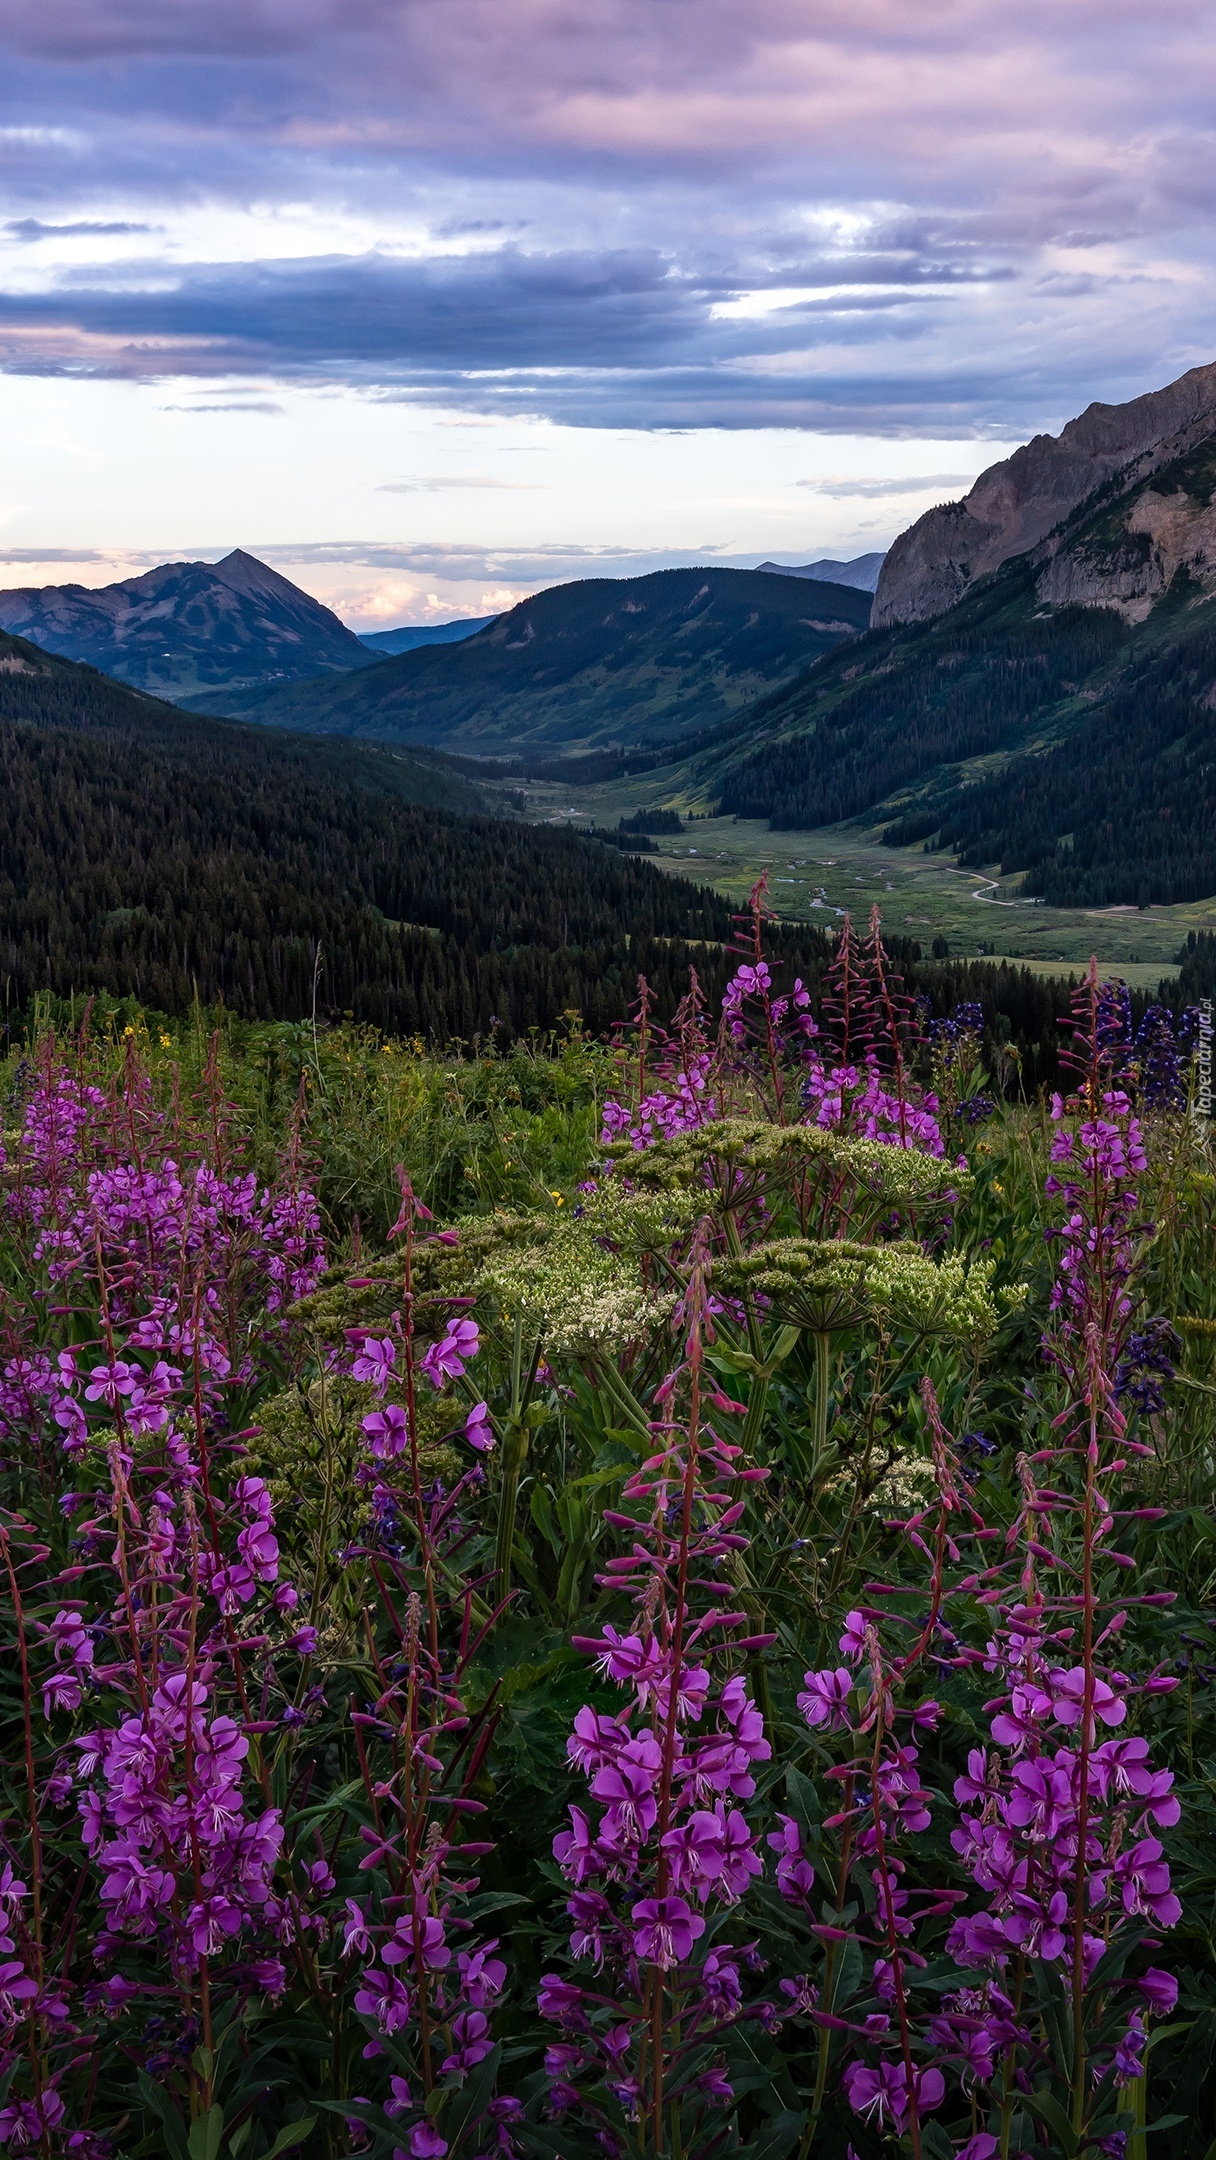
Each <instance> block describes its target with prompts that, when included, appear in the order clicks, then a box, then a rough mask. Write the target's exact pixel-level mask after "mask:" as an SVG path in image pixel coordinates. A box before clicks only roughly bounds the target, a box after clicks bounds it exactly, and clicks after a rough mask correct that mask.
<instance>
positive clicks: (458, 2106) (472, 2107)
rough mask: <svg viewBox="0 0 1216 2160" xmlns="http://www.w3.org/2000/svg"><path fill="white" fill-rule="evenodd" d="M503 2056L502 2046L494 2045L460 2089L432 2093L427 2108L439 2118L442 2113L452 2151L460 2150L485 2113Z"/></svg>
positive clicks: (446, 2135) (492, 2093) (437, 2089)
mask: <svg viewBox="0 0 1216 2160" xmlns="http://www.w3.org/2000/svg"><path fill="white" fill-rule="evenodd" d="M501 2059H502V2049H501V2048H497V2047H496V2048H492V2049H491V2051H490V2053H489V2054H488V2055H486V2056H483V2058H482V2060H481V2061H480V2062H479V2063H478V2064H477V2066H476V2068H475V2069H474V2070H471V2071H470V2072H469V2075H468V2077H467V2078H466V2079H465V2082H464V2084H463V2085H462V2086H461V2087H460V2088H459V2090H458V2091H456V2092H449V2093H446V2094H441V2093H440V2091H439V2088H438V2087H437V2088H436V2091H435V2092H433V2093H432V2094H431V2099H430V2101H429V2102H428V2103H427V2105H428V2111H431V2112H433V2114H434V2116H436V2117H438V2116H442V2130H443V2135H444V2137H445V2138H446V2139H447V2141H448V2145H449V2148H450V2149H451V2151H452V2152H453V2154H454V2153H455V2152H456V2151H457V2149H458V2146H459V2142H460V2139H461V2137H462V2135H463V2134H464V2132H465V2131H466V2130H467V2129H470V2128H475V2127H476V2125H477V2124H478V2123H479V2122H480V2120H481V2117H482V2116H483V2115H484V2114H485V2111H486V2109H487V2107H488V2106H489V2104H490V2101H491V2100H492V2098H493V2096H494V2080H495V2078H496V2077H497V2076H498V2065H499V2062H500V2061H501ZM436 2100H439V2102H440V2105H438V2106H434V2105H433V2103H435V2101H436Z"/></svg>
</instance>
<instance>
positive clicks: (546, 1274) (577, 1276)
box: [477, 1218, 675, 1356]
mask: <svg viewBox="0 0 1216 2160" xmlns="http://www.w3.org/2000/svg"><path fill="white" fill-rule="evenodd" d="M477 1288H478V1289H479V1290H480V1291H482V1292H485V1293H488V1294H489V1295H490V1296H492V1297H494V1298H496V1299H497V1301H498V1303H499V1304H500V1305H501V1306H502V1307H503V1309H504V1310H505V1311H506V1312H508V1313H510V1314H511V1316H512V1318H514V1317H515V1315H516V1314H519V1315H521V1316H522V1318H523V1320H524V1323H525V1326H526V1327H527V1329H528V1330H529V1332H531V1333H534V1334H536V1335H539V1336H540V1338H541V1340H542V1341H543V1343H544V1346H545V1349H546V1351H547V1352H550V1353H553V1354H558V1355H561V1354H564V1355H567V1356H579V1355H585V1354H587V1353H589V1352H595V1351H604V1350H612V1349H615V1348H616V1347H618V1346H619V1345H621V1344H624V1343H626V1342H629V1341H631V1340H632V1339H633V1338H634V1337H636V1336H637V1335H639V1334H642V1333H643V1332H645V1331H646V1330H647V1329H649V1328H653V1327H658V1326H661V1325H663V1324H664V1323H665V1322H666V1321H667V1320H668V1319H669V1318H670V1316H671V1313H672V1311H673V1309H674V1305H675V1294H674V1292H671V1293H656V1292H653V1291H650V1290H648V1289H647V1287H646V1285H645V1284H644V1282H643V1280H642V1274H641V1269H640V1267H639V1264H638V1260H637V1258H636V1256H635V1255H634V1254H632V1253H625V1252H620V1251H617V1250H614V1249H613V1248H611V1247H609V1246H607V1245H605V1244H603V1243H601V1242H600V1241H598V1240H597V1239H596V1238H595V1237H593V1236H592V1235H591V1234H590V1233H589V1232H588V1231H587V1230H586V1229H584V1227H583V1226H582V1224H581V1223H579V1222H576V1221H570V1220H569V1219H568V1218H567V1219H565V1220H563V1221H562V1222H561V1224H560V1227H559V1228H557V1229H555V1230H554V1231H553V1232H552V1233H551V1235H550V1236H549V1237H548V1238H546V1239H545V1240H544V1241H543V1242H539V1243H537V1244H535V1245H520V1246H516V1247H513V1248H506V1247H504V1248H503V1249H502V1250H501V1251H499V1252H497V1253H496V1254H494V1255H493V1257H492V1258H491V1259H490V1260H489V1261H488V1262H487V1264H486V1266H485V1267H484V1269H483V1270H482V1273H481V1275H480V1276H479V1277H478V1281H477Z"/></svg>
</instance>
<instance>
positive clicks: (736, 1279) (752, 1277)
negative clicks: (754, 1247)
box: [719, 1238, 1007, 1342]
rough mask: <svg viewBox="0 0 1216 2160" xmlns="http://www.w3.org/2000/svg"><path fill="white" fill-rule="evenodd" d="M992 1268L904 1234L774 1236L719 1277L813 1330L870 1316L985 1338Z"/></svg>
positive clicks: (995, 1316) (829, 1330) (992, 1307)
mask: <svg viewBox="0 0 1216 2160" xmlns="http://www.w3.org/2000/svg"><path fill="white" fill-rule="evenodd" d="M992 1274H993V1262H992V1261H991V1260H973V1261H971V1262H970V1263H968V1262H967V1261H965V1260H964V1259H963V1257H962V1255H961V1254H958V1253H949V1254H947V1256H946V1258H945V1259H944V1260H931V1259H930V1258H929V1256H928V1254H927V1253H925V1252H924V1251H922V1249H921V1247H920V1246H919V1245H914V1244H912V1243H910V1242H909V1241H907V1240H902V1241H900V1242H899V1243H896V1244H890V1245H862V1244H856V1243H853V1242H851V1241H848V1240H845V1239H827V1240H823V1241H819V1240H815V1239H812V1238H778V1239H776V1240H774V1242H773V1243H772V1244H771V1245H766V1246H763V1247H762V1248H761V1249H760V1250H759V1251H758V1252H755V1253H751V1254H749V1255H747V1256H746V1257H745V1258H744V1259H742V1260H739V1261H736V1262H735V1263H734V1265H733V1266H732V1267H730V1268H729V1269H723V1270H722V1271H721V1274H720V1278H719V1279H720V1280H723V1281H725V1282H726V1283H727V1285H728V1286H730V1285H731V1284H735V1285H737V1286H739V1287H741V1288H742V1287H746V1288H748V1289H751V1290H753V1291H759V1292H762V1293H763V1295H764V1296H765V1297H767V1298H768V1299H769V1301H770V1303H771V1305H772V1307H773V1310H774V1312H775V1313H776V1315H777V1317H778V1319H781V1320H784V1321H785V1322H787V1324H789V1325H790V1326H793V1327H803V1328H808V1329H810V1330H811V1331H812V1332H813V1333H816V1334H834V1333H836V1332H837V1330H839V1329H843V1328H848V1327H858V1326H860V1325H862V1324H863V1323H864V1322H865V1321H874V1322H881V1323H883V1324H885V1325H887V1326H892V1327H908V1328H914V1329H915V1330H916V1331H917V1332H918V1333H921V1334H940V1335H953V1336H956V1337H959V1338H961V1339H962V1340H964V1341H968V1342H982V1341H984V1340H986V1339H987V1337H988V1336H989V1335H991V1334H993V1333H994V1332H995V1330H996V1328H997V1325H998V1323H999V1320H1000V1308H999V1304H998V1298H997V1296H996V1294H995V1293H994V1291H993V1287H992ZM1006 1295H1007V1293H1006Z"/></svg>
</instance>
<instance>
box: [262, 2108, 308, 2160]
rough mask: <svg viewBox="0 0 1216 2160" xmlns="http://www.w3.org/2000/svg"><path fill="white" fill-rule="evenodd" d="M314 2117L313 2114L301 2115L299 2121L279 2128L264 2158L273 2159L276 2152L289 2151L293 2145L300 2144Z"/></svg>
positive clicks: (306, 2134)
mask: <svg viewBox="0 0 1216 2160" xmlns="http://www.w3.org/2000/svg"><path fill="white" fill-rule="evenodd" d="M316 2119H317V2118H316V2116H315V2115H302V2116H301V2117H300V2120H299V2122H293V2123H288V2125H287V2127H286V2129H285V2130H280V2132H279V2134H278V2136H277V2138H276V2139H275V2141H274V2144H273V2145H272V2146H271V2148H270V2151H269V2152H268V2153H267V2155H266V2160H274V2156H275V2154H276V2153H285V2152H290V2151H291V2149H292V2147H293V2146H294V2145H302V2144H303V2143H304V2140H305V2138H306V2137H307V2136H308V2133H309V2131H310V2130H311V2129H312V2126H313V2124H314V2123H315V2121H316Z"/></svg>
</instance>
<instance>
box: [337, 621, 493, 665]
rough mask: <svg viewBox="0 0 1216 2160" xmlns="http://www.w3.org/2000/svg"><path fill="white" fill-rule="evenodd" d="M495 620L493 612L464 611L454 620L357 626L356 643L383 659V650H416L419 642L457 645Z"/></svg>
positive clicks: (399, 651) (394, 651)
mask: <svg viewBox="0 0 1216 2160" xmlns="http://www.w3.org/2000/svg"><path fill="white" fill-rule="evenodd" d="M497 620H498V618H497V616H495V615H465V616H462V617H460V618H459V619H458V620H457V621H456V622H443V623H402V625H401V627H400V629H398V630H360V632H359V643H360V644H361V645H366V647H367V649H368V651H369V652H374V653H375V654H376V656H377V658H378V659H383V658H384V655H385V654H386V653H403V652H417V650H418V648H419V646H421V645H461V644H463V643H464V640H465V639H466V638H470V637H474V636H475V635H476V633H477V631H478V630H484V629H485V626H486V624H487V623H492V622H496V621H497Z"/></svg>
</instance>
